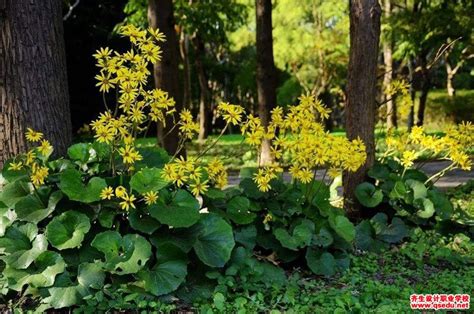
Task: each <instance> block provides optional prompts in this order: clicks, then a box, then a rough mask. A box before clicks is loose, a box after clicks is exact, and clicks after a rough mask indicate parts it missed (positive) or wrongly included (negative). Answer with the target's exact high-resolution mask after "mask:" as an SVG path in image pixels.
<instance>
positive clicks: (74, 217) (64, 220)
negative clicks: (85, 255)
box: [46, 210, 91, 250]
mask: <svg viewBox="0 0 474 314" xmlns="http://www.w3.org/2000/svg"><path fill="white" fill-rule="evenodd" d="M90 228H91V224H90V221H89V217H87V216H86V215H84V214H82V213H79V212H76V211H73V210H70V211H67V212H64V213H62V214H61V215H59V216H57V217H54V219H53V220H51V222H50V223H49V224H48V225H47V226H46V237H47V238H48V241H49V243H51V245H52V246H54V247H55V248H57V249H58V250H64V249H72V248H76V247H79V246H80V245H81V243H82V240H84V235H85V234H86V233H87V232H89V229H90Z"/></svg>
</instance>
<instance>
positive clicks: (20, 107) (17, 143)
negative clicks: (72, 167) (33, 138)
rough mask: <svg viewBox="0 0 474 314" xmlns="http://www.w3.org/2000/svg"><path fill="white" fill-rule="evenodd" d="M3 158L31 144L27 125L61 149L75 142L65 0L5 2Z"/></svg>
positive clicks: (1, 21)
mask: <svg viewBox="0 0 474 314" xmlns="http://www.w3.org/2000/svg"><path fill="white" fill-rule="evenodd" d="M0 93H1V96H0V106H1V108H0V164H3V162H4V161H5V160H6V159H8V158H10V157H12V156H14V155H17V154H18V153H20V152H23V151H25V150H26V149H27V143H25V140H24V132H25V130H26V128H27V127H31V128H33V129H35V130H38V131H41V132H43V133H44V135H45V137H46V138H47V139H48V140H49V141H50V142H51V143H52V144H53V145H54V147H55V149H56V153H57V154H64V153H65V152H66V149H67V147H68V145H69V144H70V143H71V137H72V134H71V120H70V112H69V96H68V87H67V74H66V55H65V50H64V38H63V15H62V3H61V1H55V0H45V1H39V0H34V1H28V3H26V2H23V1H15V0H5V1H2V2H0Z"/></svg>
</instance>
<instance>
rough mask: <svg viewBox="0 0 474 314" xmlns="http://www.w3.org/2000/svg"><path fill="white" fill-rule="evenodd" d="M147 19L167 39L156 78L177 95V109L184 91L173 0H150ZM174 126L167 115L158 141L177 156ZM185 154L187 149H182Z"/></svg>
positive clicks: (159, 127) (157, 86)
mask: <svg viewBox="0 0 474 314" xmlns="http://www.w3.org/2000/svg"><path fill="white" fill-rule="evenodd" d="M148 22H149V24H150V27H152V28H153V29H159V30H160V31H161V32H162V33H163V34H164V35H165V36H166V41H165V42H164V43H162V45H161V49H162V54H161V60H160V61H158V62H157V63H156V64H155V66H154V78H155V86H156V88H160V89H162V90H163V91H166V92H168V94H169V95H170V96H171V97H173V98H174V100H175V102H176V104H175V107H176V111H177V112H178V113H179V112H180V111H181V110H182V109H183V102H182V94H181V92H180V90H179V69H178V63H179V60H178V59H179V44H178V36H177V34H176V30H175V21H174V14H173V0H149V1H148ZM172 128H173V117H171V116H168V117H167V119H166V126H163V125H158V143H159V144H160V145H161V146H162V147H163V148H164V149H166V151H167V152H168V153H169V154H171V155H174V153H175V152H176V151H177V149H178V146H179V130H178V128H174V129H173V130H171V129H172ZM164 134H167V136H166V137H164ZM182 153H183V154H184V151H183V152H182Z"/></svg>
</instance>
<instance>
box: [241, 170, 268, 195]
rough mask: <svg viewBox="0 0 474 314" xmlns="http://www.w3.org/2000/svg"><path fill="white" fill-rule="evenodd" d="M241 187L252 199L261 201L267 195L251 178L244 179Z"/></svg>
mask: <svg viewBox="0 0 474 314" xmlns="http://www.w3.org/2000/svg"><path fill="white" fill-rule="evenodd" d="M241 173H242V170H241ZM239 186H240V188H241V189H242V190H243V191H244V193H245V195H247V196H248V197H250V198H252V199H259V198H262V197H263V196H264V195H265V193H263V192H262V191H260V190H259V189H258V186H257V184H256V183H255V182H254V181H253V180H252V179H251V178H249V177H244V179H242V180H241V181H240V183H239Z"/></svg>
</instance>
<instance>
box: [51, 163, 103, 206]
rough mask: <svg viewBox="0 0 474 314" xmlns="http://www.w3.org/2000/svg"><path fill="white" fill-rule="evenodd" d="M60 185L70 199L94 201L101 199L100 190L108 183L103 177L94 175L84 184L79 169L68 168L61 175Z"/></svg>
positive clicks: (83, 201) (86, 201) (84, 201)
mask: <svg viewBox="0 0 474 314" xmlns="http://www.w3.org/2000/svg"><path fill="white" fill-rule="evenodd" d="M58 186H59V188H60V189H61V191H63V192H64V194H66V195H67V196H68V197H69V199H70V200H73V201H78V202H82V203H92V202H96V201H98V200H100V192H101V191H102V190H103V189H104V188H105V187H107V183H106V182H105V180H104V179H102V178H97V177H94V178H92V179H90V180H89V182H88V183H87V184H84V183H83V182H82V178H81V173H80V172H79V171H77V170H75V169H66V170H64V171H63V172H62V173H61V175H60V182H59V185H58Z"/></svg>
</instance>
